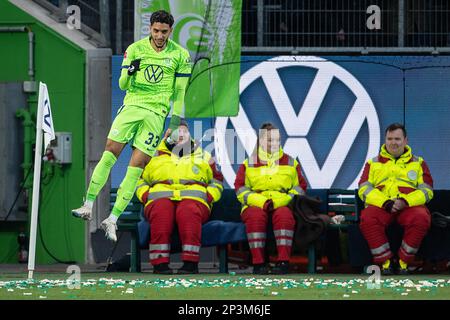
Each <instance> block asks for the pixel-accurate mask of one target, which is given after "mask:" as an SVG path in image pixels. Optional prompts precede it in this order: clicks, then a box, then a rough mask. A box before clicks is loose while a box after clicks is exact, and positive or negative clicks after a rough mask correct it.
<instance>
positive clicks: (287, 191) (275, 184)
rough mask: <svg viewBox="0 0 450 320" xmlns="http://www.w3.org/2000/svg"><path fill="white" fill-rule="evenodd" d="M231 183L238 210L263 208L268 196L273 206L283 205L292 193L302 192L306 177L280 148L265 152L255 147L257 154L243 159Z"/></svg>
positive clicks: (304, 187)
mask: <svg viewBox="0 0 450 320" xmlns="http://www.w3.org/2000/svg"><path fill="white" fill-rule="evenodd" d="M234 187H235V190H236V195H237V198H238V200H239V202H241V203H242V211H244V210H245V209H246V208H247V207H249V206H254V207H258V208H263V207H264V204H265V202H266V201H267V200H269V199H272V201H273V205H274V209H277V208H279V207H283V206H287V205H288V204H289V202H290V201H291V200H292V198H293V197H294V195H298V194H305V191H306V181H305V179H304V178H303V176H302V174H301V170H300V164H299V163H298V161H297V160H295V159H294V158H292V157H290V156H289V155H287V154H285V153H284V152H283V150H282V149H281V148H280V150H279V151H278V152H275V153H273V154H268V153H266V152H265V151H264V150H263V149H262V148H261V147H259V148H258V155H257V156H253V157H251V158H249V159H245V160H244V163H243V164H242V165H241V166H240V168H239V170H238V173H237V175H236V181H235V183H234ZM242 211H241V212H242Z"/></svg>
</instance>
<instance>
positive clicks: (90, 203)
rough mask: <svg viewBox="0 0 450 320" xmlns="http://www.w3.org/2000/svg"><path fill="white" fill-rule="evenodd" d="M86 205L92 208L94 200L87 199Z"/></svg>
mask: <svg viewBox="0 0 450 320" xmlns="http://www.w3.org/2000/svg"><path fill="white" fill-rule="evenodd" d="M84 205H85V206H86V207H88V208H89V209H92V207H93V206H94V201H89V200H86V201H85V202H84Z"/></svg>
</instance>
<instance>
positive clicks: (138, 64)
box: [72, 10, 191, 241]
mask: <svg viewBox="0 0 450 320" xmlns="http://www.w3.org/2000/svg"><path fill="white" fill-rule="evenodd" d="M173 23H174V19H173V16H172V15H171V14H170V13H168V12H166V11H163V10H160V11H156V12H154V13H153V14H152V16H151V17H150V36H149V37H148V38H145V39H142V40H139V41H137V42H134V43H133V44H131V45H130V46H129V47H128V48H127V50H126V52H125V54H124V59H123V62H122V72H121V75H120V79H119V87H120V89H122V90H126V91H127V93H126V95H125V98H124V101H123V105H122V107H120V108H119V111H118V112H117V115H116V118H115V119H114V122H113V124H112V126H111V130H110V131H109V134H108V139H107V140H106V147H105V151H104V152H103V155H102V157H101V159H100V161H99V163H98V164H97V165H96V167H95V169H94V172H93V173H92V177H91V181H90V183H89V187H88V190H87V193H86V198H85V202H84V204H83V205H82V206H81V207H80V208H78V209H74V210H72V214H73V215H74V216H76V217H80V218H83V219H85V220H90V219H91V217H92V207H93V204H94V201H95V199H96V197H97V195H98V194H99V192H100V190H101V189H102V188H103V186H104V185H105V183H106V181H107V180H108V177H109V174H110V172H111V168H112V167H113V166H114V164H115V162H116V161H117V158H118V157H119V155H120V153H121V152H122V150H123V147H124V146H125V144H127V143H128V142H132V143H133V153H132V156H131V159H130V162H129V165H128V169H127V172H126V175H125V178H124V179H123V180H122V183H121V184H120V187H119V190H118V191H117V200H116V202H115V203H114V207H113V209H112V212H111V214H110V215H109V217H108V218H106V219H105V220H103V221H102V223H101V227H102V229H103V230H105V232H106V237H107V238H108V239H109V240H112V241H117V237H116V230H117V226H116V222H117V219H118V218H119V216H120V215H121V214H122V212H123V211H124V210H125V208H126V207H127V205H128V203H129V202H130V200H131V199H132V197H133V194H134V191H135V189H136V185H137V182H138V179H139V177H140V176H141V173H142V171H143V169H144V168H145V166H146V165H147V163H148V162H149V161H150V159H151V157H152V156H153V154H154V152H155V150H156V148H157V147H158V145H159V142H160V140H161V135H162V132H163V129H164V122H165V119H166V117H167V115H168V114H169V111H170V98H171V97H172V96H173V97H172V98H173V112H172V114H173V115H172V119H171V123H170V128H177V127H178V124H179V119H180V117H182V116H183V113H184V109H183V108H184V95H185V90H186V86H187V83H188V80H189V76H190V74H191V60H190V56H189V52H188V51H187V50H186V49H184V48H183V47H181V46H180V45H178V44H177V43H175V42H174V41H172V40H171V39H169V36H170V34H171V33H172V26H173ZM169 132H170V130H169Z"/></svg>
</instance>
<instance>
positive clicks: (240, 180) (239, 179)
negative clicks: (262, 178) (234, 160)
mask: <svg viewBox="0 0 450 320" xmlns="http://www.w3.org/2000/svg"><path fill="white" fill-rule="evenodd" d="M244 186H245V165H243V164H241V166H240V167H239V170H238V172H237V174H236V180H235V181H234V190H236V191H238V190H239V188H241V187H244Z"/></svg>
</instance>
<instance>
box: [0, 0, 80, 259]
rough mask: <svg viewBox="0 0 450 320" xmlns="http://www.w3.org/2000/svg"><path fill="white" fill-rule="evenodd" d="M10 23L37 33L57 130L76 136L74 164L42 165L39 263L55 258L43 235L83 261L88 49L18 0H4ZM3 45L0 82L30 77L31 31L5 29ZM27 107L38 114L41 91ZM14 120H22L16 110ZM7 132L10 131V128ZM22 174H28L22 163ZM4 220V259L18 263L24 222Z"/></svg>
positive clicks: (0, 251)
mask: <svg viewBox="0 0 450 320" xmlns="http://www.w3.org/2000/svg"><path fill="white" fill-rule="evenodd" d="M5 26H8V27H9V26H27V27H28V28H30V29H31V31H32V32H33V33H34V36H35V44H34V52H35V59H34V63H35V79H36V81H37V82H39V81H42V82H45V83H46V84H47V86H48V89H49V94H50V100H51V106H52V113H53V123H54V126H55V131H63V132H71V133H72V137H73V140H72V163H71V164H68V165H62V166H61V165H59V166H58V165H50V164H49V163H45V164H44V165H43V172H44V173H43V179H42V186H41V201H40V202H41V207H40V223H41V232H38V239H37V250H36V263H38V264H47V263H53V262H55V260H54V259H53V258H52V257H50V255H49V254H48V253H47V252H46V250H44V248H43V246H42V241H41V240H42V239H41V237H42V235H43V238H44V239H43V240H44V241H45V245H46V247H47V248H48V250H49V251H50V252H51V254H52V255H54V256H55V257H57V258H58V259H60V260H62V261H76V262H84V261H85V259H86V249H85V229H86V227H85V223H84V222H83V221H79V220H77V219H73V218H72V217H71V216H70V209H71V208H74V207H77V206H79V204H80V200H81V199H82V198H83V196H84V190H85V173H86V169H85V125H84V123H85V121H84V119H85V63H86V54H85V51H84V50H83V49H82V48H80V47H78V46H77V45H75V44H74V43H72V42H71V41H68V40H67V39H66V38H64V37H62V36H61V35H60V34H58V33H57V32H55V31H54V30H52V29H51V28H49V27H47V26H46V25H44V24H43V23H41V22H39V21H38V20H37V19H36V18H34V17H33V16H31V15H29V14H27V13H25V12H24V11H22V10H21V9H19V8H18V7H16V6H15V5H13V4H11V3H9V2H8V1H1V3H0V27H5ZM0 47H1V48H2V49H1V50H0V59H1V60H2V61H3V63H2V68H1V69H2V71H1V72H0V82H22V81H27V80H29V76H28V36H27V33H0ZM23 107H24V108H29V110H30V111H31V112H32V113H33V114H34V115H35V113H36V107H37V93H35V94H30V95H29V99H28V106H23ZM34 117H35V116H34ZM10 121H18V122H19V121H20V120H19V119H17V118H16V117H15V115H14V113H13V112H11V115H10ZM2 134H3V135H6V136H7V135H8V133H7V132H3V133H2ZM33 136H34V132H33ZM17 148H23V145H22V144H20V145H18V146H17ZM33 155H34V153H33ZM17 174H18V175H20V177H21V179H23V171H22V169H21V167H20V163H18V164H17ZM2 183H7V182H6V181H2ZM13 200H14V199H11V200H10V201H11V203H12V202H13ZM29 203H30V204H31V199H29ZM29 211H31V209H30V210H29ZM24 223H27V222H24ZM0 224H1V225H2V228H0V243H1V246H0V263H16V262H17V251H18V244H17V236H18V233H19V228H20V227H21V225H20V223H16V222H1V223H0ZM27 228H29V226H27Z"/></svg>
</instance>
